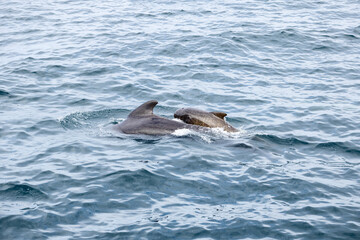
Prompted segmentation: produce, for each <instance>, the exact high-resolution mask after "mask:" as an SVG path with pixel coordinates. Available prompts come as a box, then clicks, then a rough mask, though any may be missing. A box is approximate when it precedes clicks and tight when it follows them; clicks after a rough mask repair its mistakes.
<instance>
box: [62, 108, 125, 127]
mask: <svg viewBox="0 0 360 240" xmlns="http://www.w3.org/2000/svg"><path fill="white" fill-rule="evenodd" d="M126 112H127V111H126ZM123 113H125V110H122V109H105V110H100V111H90V112H76V113H71V114H69V115H67V116H65V117H64V118H62V119H59V122H60V124H61V126H62V127H63V128H64V129H79V128H84V127H93V126H95V125H96V124H98V123H99V122H106V121H107V120H108V119H109V118H112V119H115V118H117V117H118V116H119V115H122V114H123Z"/></svg>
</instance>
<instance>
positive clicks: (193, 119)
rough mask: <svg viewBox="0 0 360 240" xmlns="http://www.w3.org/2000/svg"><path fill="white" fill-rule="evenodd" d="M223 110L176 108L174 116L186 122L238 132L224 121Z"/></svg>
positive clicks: (224, 114)
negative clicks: (207, 110)
mask: <svg viewBox="0 0 360 240" xmlns="http://www.w3.org/2000/svg"><path fill="white" fill-rule="evenodd" d="M226 115H227V114H226V113H224V112H206V111H203V110H199V109H195V108H181V109H178V110H177V111H176V112H175V114H174V117H175V118H178V119H181V120H182V121H183V122H185V123H187V124H193V125H198V126H203V127H209V128H222V129H224V130H225V131H227V132H238V131H239V130H237V129H236V128H234V127H233V126H231V125H230V124H228V123H227V122H226V121H225V118H224V117H225V116H226Z"/></svg>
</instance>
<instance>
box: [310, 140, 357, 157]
mask: <svg viewBox="0 0 360 240" xmlns="http://www.w3.org/2000/svg"><path fill="white" fill-rule="evenodd" d="M315 148H317V149H327V150H333V151H341V152H345V153H349V154H351V155H355V156H360V149H359V148H358V147H356V146H355V145H353V144H351V143H348V142H325V143H318V144H316V146H315Z"/></svg>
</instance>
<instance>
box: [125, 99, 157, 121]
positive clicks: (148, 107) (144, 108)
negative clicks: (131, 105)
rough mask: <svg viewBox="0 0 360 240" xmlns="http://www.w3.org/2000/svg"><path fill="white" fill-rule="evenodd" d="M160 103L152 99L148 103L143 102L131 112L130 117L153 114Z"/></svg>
mask: <svg viewBox="0 0 360 240" xmlns="http://www.w3.org/2000/svg"><path fill="white" fill-rule="evenodd" d="M156 104H158V101H156V100H150V101H147V102H146V103H143V104H141V105H140V106H139V107H137V108H136V109H135V110H134V111H132V112H131V113H130V114H129V117H144V116H149V115H152V114H153V109H154V107H155V106H156Z"/></svg>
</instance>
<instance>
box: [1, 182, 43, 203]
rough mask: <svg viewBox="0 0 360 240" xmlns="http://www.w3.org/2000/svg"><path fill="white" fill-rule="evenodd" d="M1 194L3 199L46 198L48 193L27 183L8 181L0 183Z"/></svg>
mask: <svg viewBox="0 0 360 240" xmlns="http://www.w3.org/2000/svg"><path fill="white" fill-rule="evenodd" d="M0 196H1V199H3V200H39V199H46V198H47V197H48V196H47V194H46V193H44V192H42V191H40V190H39V189H36V188H35V187H32V186H29V185H26V184H12V183H6V184H1V185H0Z"/></svg>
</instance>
